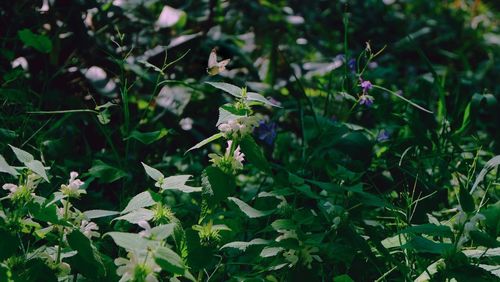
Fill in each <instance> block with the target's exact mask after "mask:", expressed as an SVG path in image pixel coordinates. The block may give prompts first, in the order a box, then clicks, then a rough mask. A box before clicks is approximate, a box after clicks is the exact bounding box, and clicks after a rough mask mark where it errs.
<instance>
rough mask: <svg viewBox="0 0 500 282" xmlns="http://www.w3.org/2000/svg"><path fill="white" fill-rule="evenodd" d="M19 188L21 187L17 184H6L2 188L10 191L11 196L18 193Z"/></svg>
mask: <svg viewBox="0 0 500 282" xmlns="http://www.w3.org/2000/svg"><path fill="white" fill-rule="evenodd" d="M17 188H19V187H18V186H17V185H15V184H12V183H6V184H4V185H3V186H2V189H4V190H8V191H9V192H10V195H12V194H14V193H16V191H17Z"/></svg>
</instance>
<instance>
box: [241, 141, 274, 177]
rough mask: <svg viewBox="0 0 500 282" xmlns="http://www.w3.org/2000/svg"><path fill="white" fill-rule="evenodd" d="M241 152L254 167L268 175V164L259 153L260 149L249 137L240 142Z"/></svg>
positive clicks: (269, 170) (260, 152)
mask: <svg viewBox="0 0 500 282" xmlns="http://www.w3.org/2000/svg"><path fill="white" fill-rule="evenodd" d="M240 146H241V151H242V152H243V153H245V158H246V159H247V160H248V161H249V162H250V163H252V164H253V165H254V166H255V167H257V168H258V169H260V170H261V171H264V172H267V173H270V172H271V169H270V166H269V162H268V161H267V159H266V157H264V154H263V153H262V151H261V148H260V147H259V145H257V143H256V142H255V140H254V139H253V138H252V137H251V136H250V135H247V136H245V137H244V138H243V139H242V140H241V142H240Z"/></svg>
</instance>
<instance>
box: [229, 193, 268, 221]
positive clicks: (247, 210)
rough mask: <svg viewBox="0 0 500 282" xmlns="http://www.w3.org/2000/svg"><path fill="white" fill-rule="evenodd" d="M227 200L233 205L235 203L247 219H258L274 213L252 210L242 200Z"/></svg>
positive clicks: (232, 198) (231, 198)
mask: <svg viewBox="0 0 500 282" xmlns="http://www.w3.org/2000/svg"><path fill="white" fill-rule="evenodd" d="M227 199H228V200H230V201H232V202H233V203H235V204H236V205H237V206H238V207H239V208H240V210H241V211H242V212H243V213H244V214H245V215H246V216H248V217H249V218H259V217H263V216H268V215H270V214H272V213H273V212H274V210H269V211H261V210H257V209H254V208H252V207H251V206H249V205H248V204H247V203H245V202H243V201H242V200H240V199H238V198H234V197H228V198H227Z"/></svg>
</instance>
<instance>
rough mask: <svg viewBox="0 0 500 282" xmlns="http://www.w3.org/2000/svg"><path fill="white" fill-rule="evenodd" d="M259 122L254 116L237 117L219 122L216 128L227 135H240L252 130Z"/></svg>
mask: <svg viewBox="0 0 500 282" xmlns="http://www.w3.org/2000/svg"><path fill="white" fill-rule="evenodd" d="M258 124H259V119H258V118H257V117H256V116H250V117H240V118H238V119H230V120H228V121H226V122H224V123H221V124H220V125H219V126H218V127H217V128H218V129H219V131H220V132H222V133H224V134H225V135H226V136H227V137H232V136H235V137H242V136H245V135H247V134H249V133H251V132H252V130H253V129H254V127H256V126H257V125H258Z"/></svg>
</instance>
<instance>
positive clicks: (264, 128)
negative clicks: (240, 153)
mask: <svg viewBox="0 0 500 282" xmlns="http://www.w3.org/2000/svg"><path fill="white" fill-rule="evenodd" d="M276 127H277V124H276V123H275V122H265V121H263V120H261V121H260V122H259V127H257V128H256V129H255V133H256V134H257V138H259V140H262V141H264V142H265V143H266V144H268V145H272V144H273V142H274V139H275V138H276Z"/></svg>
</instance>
